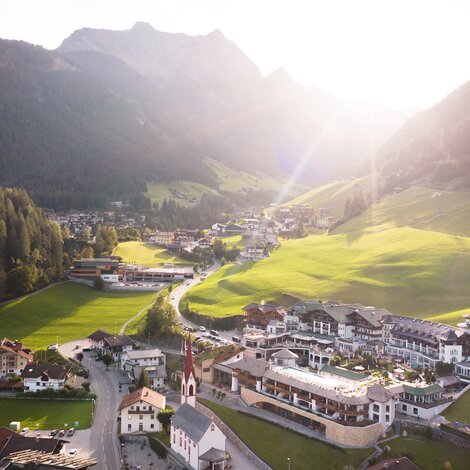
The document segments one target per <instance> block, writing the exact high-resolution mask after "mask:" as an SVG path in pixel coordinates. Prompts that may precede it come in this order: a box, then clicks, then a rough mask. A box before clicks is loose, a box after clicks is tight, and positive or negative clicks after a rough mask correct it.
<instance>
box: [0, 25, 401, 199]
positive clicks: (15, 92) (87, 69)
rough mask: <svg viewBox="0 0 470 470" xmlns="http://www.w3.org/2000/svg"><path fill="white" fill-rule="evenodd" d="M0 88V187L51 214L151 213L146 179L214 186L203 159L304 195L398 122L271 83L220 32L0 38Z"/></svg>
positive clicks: (140, 30)
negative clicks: (52, 47)
mask: <svg viewBox="0 0 470 470" xmlns="http://www.w3.org/2000/svg"><path fill="white" fill-rule="evenodd" d="M0 83H1V84H2V86H1V87H0V184H3V185H5V186H17V187H18V186H19V187H25V188H26V189H27V190H28V191H29V193H30V195H31V196H32V197H33V199H34V200H35V201H36V202H37V203H38V204H39V205H41V206H46V207H55V208H70V207H75V208H80V207H83V208H87V207H103V206H105V205H106V204H107V203H109V201H111V200H122V199H124V200H129V201H130V202H131V203H133V205H134V206H137V207H148V206H149V204H150V201H149V200H148V199H145V198H144V193H145V192H146V190H147V183H159V182H167V181H174V180H179V181H182V180H187V181H194V182H196V183H202V184H204V185H206V186H208V187H209V188H213V189H220V188H219V185H220V182H219V180H218V179H217V175H216V172H215V171H214V170H213V169H212V168H211V167H210V166H209V165H208V164H207V162H208V161H209V160H208V157H209V159H213V160H214V161H218V162H223V163H224V164H225V165H226V166H228V167H229V168H231V169H235V170H237V171H239V170H244V171H246V172H248V173H252V172H254V171H261V172H264V173H265V174H269V175H273V176H276V177H278V178H281V179H285V178H286V177H287V176H288V175H290V174H291V173H292V172H296V173H297V175H298V176H299V178H301V179H303V180H304V181H305V182H307V183H308V184H309V185H312V184H315V183H317V182H321V181H325V180H327V179H329V178H331V177H332V176H333V175H334V177H336V176H337V174H338V173H346V172H348V171H350V168H351V167H354V165H356V164H357V163H358V162H359V161H361V160H362V159H363V158H364V157H365V156H366V155H369V154H370V152H371V151H373V149H374V146H375V145H378V144H380V143H381V142H383V141H384V140H385V139H386V138H387V137H388V136H390V135H391V133H392V132H393V131H394V130H396V129H397V128H398V127H399V125H400V124H401V123H402V122H403V120H404V118H405V117H406V116H405V115H403V114H402V113H397V112H395V111H392V110H390V109H387V108H385V107H382V106H378V105H373V104H372V105H371V104H365V103H353V102H347V101H344V100H341V99H338V98H336V97H334V96H332V95H330V94H329V93H327V92H325V91H323V90H320V89H317V88H315V87H302V86H300V85H298V84H296V83H295V82H294V81H293V80H292V79H291V78H290V77H289V76H288V74H287V73H285V72H284V71H282V70H280V71H277V72H275V73H273V74H272V75H271V76H269V77H266V78H265V77H263V76H262V75H261V74H260V72H259V70H258V68H257V67H256V65H255V64H253V62H251V61H250V60H249V59H248V58H247V57H246V56H245V54H244V53H243V52H242V51H241V50H240V49H239V48H238V47H237V46H236V44H234V43H233V42H232V41H230V40H228V39H227V38H225V37H224V35H223V34H222V33H221V32H220V31H215V32H213V33H210V34H208V35H206V36H196V37H193V36H187V35H184V34H170V33H162V32H159V31H156V30H155V29H153V28H152V27H151V26H150V25H145V24H141V23H138V24H136V25H135V26H134V27H133V28H132V29H130V30H128V31H107V30H91V29H84V30H80V31H77V32H76V33H74V34H72V36H71V37H70V38H68V39H67V40H66V41H64V43H63V44H62V46H61V47H60V48H59V49H58V50H56V51H47V50H44V49H42V48H40V47H36V46H32V45H30V44H27V43H24V42H18V41H5V40H0ZM370 135H375V136H377V139H376V142H375V143H374V145H371V140H370ZM258 189H259V188H258V187H257V186H256V185H253V187H252V188H251V190H252V191H257V190H258Z"/></svg>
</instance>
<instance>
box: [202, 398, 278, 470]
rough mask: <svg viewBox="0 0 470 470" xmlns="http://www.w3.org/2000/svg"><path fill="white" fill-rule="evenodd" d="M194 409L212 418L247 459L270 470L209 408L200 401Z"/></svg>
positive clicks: (259, 466)
mask: <svg viewBox="0 0 470 470" xmlns="http://www.w3.org/2000/svg"><path fill="white" fill-rule="evenodd" d="M196 409H197V410H199V411H200V412H201V413H203V414H205V415H206V416H208V417H209V418H211V419H213V420H214V421H215V423H216V424H217V426H219V428H220V429H221V430H222V432H223V433H224V434H225V435H226V436H227V439H229V440H230V442H232V444H233V445H234V446H235V447H237V448H238V449H239V450H240V452H242V453H243V454H244V455H245V456H246V457H247V458H248V460H249V461H250V462H251V463H253V464H254V465H256V466H257V467H258V468H260V469H261V470H272V468H271V467H270V466H269V465H268V464H267V463H266V462H265V461H264V460H262V459H261V458H260V457H258V456H257V455H256V454H255V453H254V452H253V451H252V450H251V449H250V448H249V447H248V446H247V445H245V443H244V442H243V441H242V440H241V439H240V438H239V437H238V436H237V434H236V433H235V432H233V431H232V429H231V428H230V427H228V426H227V425H226V424H225V422H224V421H222V420H221V419H220V418H219V417H218V416H217V415H216V414H215V413H214V412H213V411H212V410H211V409H210V408H207V406H204V405H203V404H202V403H199V402H196Z"/></svg>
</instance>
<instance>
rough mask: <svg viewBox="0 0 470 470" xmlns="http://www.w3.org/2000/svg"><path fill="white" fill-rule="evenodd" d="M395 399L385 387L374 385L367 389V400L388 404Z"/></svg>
mask: <svg viewBox="0 0 470 470" xmlns="http://www.w3.org/2000/svg"><path fill="white" fill-rule="evenodd" d="M392 397H393V394H392V393H390V392H389V391H388V390H387V389H386V388H385V387H384V386H383V385H380V384H373V385H371V386H370V387H369V388H368V389H367V398H369V400H372V401H378V402H380V403H386V402H387V401H389V400H390V399H391V398H392Z"/></svg>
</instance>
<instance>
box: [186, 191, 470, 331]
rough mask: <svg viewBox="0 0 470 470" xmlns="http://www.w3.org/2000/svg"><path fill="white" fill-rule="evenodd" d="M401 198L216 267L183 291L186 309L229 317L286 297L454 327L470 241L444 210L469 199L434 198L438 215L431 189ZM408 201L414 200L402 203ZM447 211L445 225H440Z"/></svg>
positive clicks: (468, 274)
mask: <svg viewBox="0 0 470 470" xmlns="http://www.w3.org/2000/svg"><path fill="white" fill-rule="evenodd" d="M405 193H406V192H404V193H401V194H399V195H397V196H391V197H389V198H384V200H383V201H381V202H380V203H379V204H377V205H375V206H374V207H373V208H371V209H369V210H368V211H366V212H365V213H364V214H362V215H361V216H359V217H357V218H355V219H352V220H351V221H349V222H348V223H346V224H345V225H344V226H340V227H339V228H338V229H337V230H336V231H335V233H333V234H328V235H326V234H325V235H311V236H308V237H306V238H303V239H295V240H286V241H282V242H281V246H280V247H279V248H278V249H277V250H275V251H274V252H273V253H272V255H271V257H270V258H267V259H264V260H261V261H258V262H257V263H251V262H247V263H243V264H241V265H240V264H228V265H225V266H223V267H222V268H221V269H220V270H219V271H218V272H217V273H215V274H213V275H212V276H209V277H208V278H207V279H206V280H205V281H204V282H203V283H201V284H199V285H197V286H195V287H194V288H192V289H191V290H190V291H189V293H188V298H189V300H190V305H191V308H192V309H193V310H195V311H198V312H200V313H203V314H206V315H210V316H214V317H221V316H229V315H236V314H240V313H241V308H242V307H243V306H244V305H246V304H248V303H250V302H263V301H264V302H270V301H275V302H276V301H279V300H280V299H282V298H283V297H284V296H285V294H289V295H291V296H295V297H301V298H310V299H324V300H328V299H335V300H341V301H343V302H360V303H362V304H364V305H374V306H376V307H384V308H387V309H389V310H390V311H391V312H393V313H397V314H404V315H410V316H417V317H420V318H429V319H431V320H434V321H444V322H447V323H450V324H456V323H459V322H461V321H462V318H461V315H462V314H463V313H466V312H468V309H469V307H470V290H469V289H468V285H469V284H470V238H467V237H466V236H461V235H458V234H460V233H465V234H466V232H465V230H464V227H463V224H461V221H460V218H459V217H458V216H457V215H455V214H450V209H446V207H452V208H455V210H456V211H459V213H461V214H464V215H463V217H464V218H466V217H465V214H466V209H465V208H466V205H465V201H464V199H465V198H466V199H467V200H469V203H468V205H470V198H468V195H466V194H465V193H463V194H462V193H459V194H457V195H453V194H452V195H451V197H452V198H454V199H453V202H452V201H449V202H447V199H446V198H444V196H441V198H442V201H441V203H442V212H443V213H444V215H442V216H441V215H439V216H438V215H437V211H436V205H435V201H434V200H433V199H432V197H431V196H432V192H431V193H430V191H429V190H421V189H420V188H411V190H410V193H408V195H407V194H405ZM410 199H413V200H414V203H413V204H411V203H410V204H409V205H408V206H407V205H405V204H404V203H405V202H406V201H409V200H410ZM457 201H461V206H459V207H458V208H457V207H456V206H457ZM447 205H448V206H447ZM400 208H403V209H402V210H401V209H400ZM447 210H449V213H448V217H449V221H448V223H447V224H442V223H441V221H440V218H441V217H446V215H445V213H446V212H445V211H447ZM436 218H437V219H438V220H436ZM467 220H469V219H467ZM412 224H413V225H414V226H411V225H412ZM444 229H445V230H444ZM467 230H470V229H467ZM445 231H447V232H448V233H444V232H445ZM456 233H457V234H456ZM469 235H470V234H469Z"/></svg>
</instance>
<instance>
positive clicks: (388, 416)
mask: <svg viewBox="0 0 470 470" xmlns="http://www.w3.org/2000/svg"><path fill="white" fill-rule="evenodd" d="M385 421H386V422H387V423H389V422H390V415H385Z"/></svg>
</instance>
